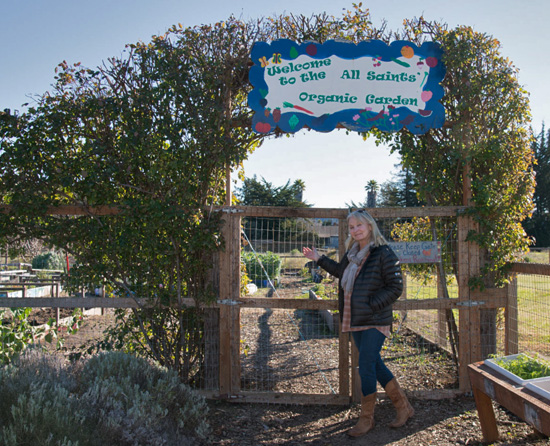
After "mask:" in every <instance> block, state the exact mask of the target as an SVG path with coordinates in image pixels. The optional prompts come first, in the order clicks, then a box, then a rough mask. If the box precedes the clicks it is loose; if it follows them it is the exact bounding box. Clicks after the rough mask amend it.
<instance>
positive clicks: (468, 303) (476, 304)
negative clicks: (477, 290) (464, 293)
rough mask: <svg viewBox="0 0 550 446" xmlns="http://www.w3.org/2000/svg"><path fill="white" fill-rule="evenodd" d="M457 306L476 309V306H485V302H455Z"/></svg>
mask: <svg viewBox="0 0 550 446" xmlns="http://www.w3.org/2000/svg"><path fill="white" fill-rule="evenodd" d="M456 305H457V306H461V307H477V306H478V305H485V301H483V300H468V301H464V302H457V303H456Z"/></svg>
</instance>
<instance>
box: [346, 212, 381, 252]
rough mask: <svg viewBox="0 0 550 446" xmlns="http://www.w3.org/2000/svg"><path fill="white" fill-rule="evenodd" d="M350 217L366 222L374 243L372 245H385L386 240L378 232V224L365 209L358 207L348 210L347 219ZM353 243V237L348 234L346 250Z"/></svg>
mask: <svg viewBox="0 0 550 446" xmlns="http://www.w3.org/2000/svg"><path fill="white" fill-rule="evenodd" d="M351 217H354V218H356V219H357V220H359V221H361V222H363V223H366V224H368V225H369V226H370V228H371V240H370V241H371V242H372V243H374V246H382V245H387V244H388V242H387V241H386V239H385V238H384V236H383V235H382V233H381V232H380V229H379V228H378V225H377V224H376V221H375V220H374V218H372V216H371V215H370V214H369V213H368V212H367V211H365V210H364V209H359V210H357V211H353V212H350V213H349V214H348V217H347V218H348V221H349V219H350V218H351ZM353 243H354V240H353V237H352V236H351V235H350V236H349V237H348V238H347V240H346V250H349V249H350V248H351V247H352V245H353Z"/></svg>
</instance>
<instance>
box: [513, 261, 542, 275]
mask: <svg viewBox="0 0 550 446" xmlns="http://www.w3.org/2000/svg"><path fill="white" fill-rule="evenodd" d="M511 265H512V266H511V268H510V272H512V273H520V274H538V275H541V276H550V265H547V264H545V263H512V264H511Z"/></svg>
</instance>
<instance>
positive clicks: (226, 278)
mask: <svg viewBox="0 0 550 446" xmlns="http://www.w3.org/2000/svg"><path fill="white" fill-rule="evenodd" d="M8 208H9V206H5V205H1V206H0V212H6V211H7V210H8ZM466 209H467V207H465V206H449V207H418V208H371V209H369V213H370V214H371V215H372V216H373V217H374V218H411V217H458V218H457V225H458V289H459V291H458V298H453V299H449V298H442V297H440V296H439V295H438V298H436V299H423V300H399V301H397V302H396V303H395V304H394V309H395V310H428V309H436V310H439V320H440V324H439V326H440V332H442V331H443V330H444V329H445V327H444V326H443V325H444V324H441V321H442V320H444V318H445V313H446V312H447V311H448V310H452V309H455V310H458V313H459V354H458V357H459V358H458V359H459V392H461V393H463V392H469V391H470V390H471V386H470V381H469V376H468V371H467V367H468V364H471V363H474V362H477V361H480V360H482V359H483V358H481V349H480V346H481V342H482V339H481V330H480V328H481V327H480V320H481V319H480V311H481V310H484V309H494V308H505V310H506V311H505V320H506V324H505V330H506V332H505V340H506V345H505V350H506V352H507V353H514V349H517V294H516V290H515V288H514V287H513V286H507V287H504V288H494V289H485V290H484V291H483V292H481V291H479V290H470V288H469V286H468V282H469V279H470V277H473V276H476V275H477V274H478V273H479V270H480V252H479V247H478V246H477V245H476V244H475V243H473V242H469V241H466V238H467V235H468V233H469V232H470V231H471V230H475V229H476V226H475V224H474V222H473V220H472V219H471V218H470V217H468V216H467V215H466V214H465V212H464V211H465V210H466ZM216 210H217V211H220V212H223V213H224V214H225V217H224V220H225V224H224V226H223V237H224V240H225V249H224V250H223V251H222V252H220V255H219V279H220V280H219V300H218V304H217V306H218V307H219V312H220V330H219V333H220V334H219V345H220V362H219V364H220V367H219V392H215V393H216V394H217V396H218V397H220V396H221V397H225V398H230V399H232V400H236V401H244V400H246V401H261V402H269V401H273V402H279V403H321V404H347V403H349V400H350V398H351V399H352V400H353V401H357V400H358V399H359V390H358V389H359V383H358V379H357V374H356V373H354V374H352V377H351V386H350V373H349V370H350V367H349V363H350V357H351V362H352V366H353V365H355V364H356V358H355V355H354V354H353V352H352V354H351V355H350V349H349V345H350V342H349V341H350V337H349V335H348V334H342V333H340V335H339V342H340V347H339V371H340V372H339V373H340V377H339V393H338V395H290V394H279V393H277V394H273V395H271V396H269V395H266V394H265V393H263V392H261V393H260V392H256V393H246V392H243V391H241V389H240V307H252V308H294V309H296V308H312V309H329V310H333V309H336V306H337V303H336V302H334V301H322V300H320V301H303V300H302V301H300V300H296V299H267V298H262V299H251V298H241V297H240V286H239V285H240V240H241V218H242V217H244V216H250V217H283V218H284V217H286V218H299V217H303V218H336V219H338V220H339V223H340V225H339V236H340V237H339V243H340V246H339V252H340V255H343V253H344V240H345V238H346V237H347V220H346V218H347V215H348V210H347V209H322V208H317V209H315V208H286V207H261V206H260V207H245V206H225V207H219V208H216ZM118 213H119V210H118V208H116V207H110V206H101V207H97V208H88V207H85V208H84V207H81V206H59V207H51V208H50V209H48V211H47V214H48V215H65V216H66V215H87V216H92V215H97V216H100V215H103V216H105V215H116V214H118ZM185 301H189V302H186V303H187V304H188V305H194V302H192V301H191V300H190V299H185ZM143 304H146V300H145V299H130V298H127V299H125V298H117V299H105V298H86V299H84V298H50V299H48V298H40V299H35V298H22V299H13V298H0V308H1V307H4V308H14V307H51V308H80V307H98V308H135V307H139V306H140V305H143ZM514 315H515V316H514ZM514 318H515V319H514ZM514 340H515V342H514ZM350 390H351V395H350ZM212 396H216V395H212Z"/></svg>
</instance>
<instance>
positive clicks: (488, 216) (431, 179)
mask: <svg viewBox="0 0 550 446" xmlns="http://www.w3.org/2000/svg"><path fill="white" fill-rule="evenodd" d="M396 37H397V38H403V39H405V40H412V41H414V42H418V43H420V42H421V41H423V40H424V39H427V38H430V39H433V40H435V41H438V42H441V45H442V46H443V48H444V50H445V56H444V61H445V64H446V69H447V74H446V76H445V78H444V80H443V82H442V85H443V87H444V90H445V94H444V96H443V98H442V103H443V104H444V106H445V109H446V113H447V125H446V126H444V127H443V128H441V129H432V130H431V131H429V132H427V133H426V134H424V135H421V136H413V135H411V134H410V133H406V132H401V133H399V134H398V135H397V137H396V138H395V139H394V141H393V149H394V150H398V151H399V153H400V154H401V159H402V163H403V166H404V167H405V168H407V169H410V171H411V173H412V174H413V175H414V178H415V180H416V182H417V185H418V194H419V197H420V198H421V199H423V200H425V201H426V203H427V204H428V205H439V206H443V205H461V204H464V205H468V206H469V208H468V214H469V215H470V216H471V218H472V219H473V220H474V221H475V222H477V224H478V226H479V230H477V231H471V233H470V234H469V235H468V239H469V240H470V241H473V242H475V243H477V244H478V245H479V247H480V252H481V259H480V263H481V271H480V275H479V277H474V278H470V286H471V287H480V288H483V287H494V286H498V285H501V284H503V283H505V282H506V281H507V274H506V271H507V266H508V262H510V261H511V260H514V259H515V257H516V256H517V254H518V253H521V252H522V251H524V250H526V249H527V246H528V243H529V239H528V238H527V237H526V236H525V233H524V231H523V228H522V226H521V222H522V220H524V219H525V218H526V217H528V216H529V215H530V213H531V212H532V210H533V204H532V201H531V198H532V195H533V191H534V175H533V162H534V157H533V152H532V150H531V147H530V143H531V140H530V133H529V131H528V128H527V125H528V120H529V116H530V114H529V100H528V95H527V93H526V92H525V90H524V89H523V88H522V87H521V86H520V85H519V83H518V80H517V70H516V68H515V67H514V66H513V65H512V64H511V63H510V61H509V60H508V59H506V58H504V57H503V56H502V55H501V54H500V52H499V49H500V44H499V42H498V41H497V40H496V39H494V38H492V37H491V36H488V35H486V34H483V33H479V32H475V31H474V30H473V29H472V28H470V27H465V26H460V27H457V28H455V29H453V30H450V31H449V30H447V29H446V27H444V26H442V25H439V24H437V23H429V22H426V21H425V20H424V19H423V18H422V17H421V18H420V19H417V20H412V21H406V24H405V30H404V32H403V34H400V35H399V36H396ZM457 264H458V262H457V261H456V259H455V261H453V265H457ZM481 331H482V333H481V334H482V339H483V343H482V344H483V345H482V351H481V354H482V357H487V356H488V355H489V354H491V353H495V351H496V310H492V309H489V310H481Z"/></svg>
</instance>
